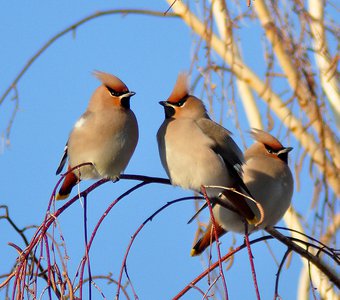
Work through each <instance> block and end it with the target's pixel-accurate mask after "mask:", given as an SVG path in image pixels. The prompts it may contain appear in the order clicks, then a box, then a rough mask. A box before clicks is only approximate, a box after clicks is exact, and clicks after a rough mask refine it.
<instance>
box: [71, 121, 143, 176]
mask: <svg viewBox="0 0 340 300" xmlns="http://www.w3.org/2000/svg"><path fill="white" fill-rule="evenodd" d="M105 126H106V128H105V129H110V128H107V126H108V124H105ZM102 130H103V128H102V127H100V126H98V127H97V128H96V132H97V134H94V135H91V136H90V137H89V136H86V135H84V134H81V132H79V133H78V132H76V131H75V132H74V133H73V136H71V137H72V139H71V138H70V141H69V150H68V151H69V159H70V165H71V167H74V166H77V165H79V164H82V163H86V162H90V163H92V164H93V166H86V167H82V168H81V170H80V175H81V179H90V178H92V179H99V178H112V179H114V178H117V177H119V175H120V173H121V172H122V171H123V170H124V169H125V168H126V166H127V164H128V162H129V160H130V158H131V156H132V154H133V152H134V150H135V147H136V145H137V140H138V129H137V126H125V127H123V128H119V130H111V131H110V130H109V132H111V135H108V134H105V135H103V134H101V132H103V131H102ZM78 134H79V137H78V136H77V135H78Z"/></svg>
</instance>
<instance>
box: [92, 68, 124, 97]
mask: <svg viewBox="0 0 340 300" xmlns="http://www.w3.org/2000/svg"><path fill="white" fill-rule="evenodd" d="M93 74H94V76H95V77H97V78H98V79H99V80H100V81H101V82H102V83H103V84H104V85H105V86H106V87H107V88H109V89H112V90H114V91H115V92H117V93H124V92H128V91H129V89H128V88H127V86H126V85H125V83H124V82H123V81H121V80H120V79H119V78H118V77H116V76H114V75H111V74H108V73H105V72H101V71H94V72H93Z"/></svg>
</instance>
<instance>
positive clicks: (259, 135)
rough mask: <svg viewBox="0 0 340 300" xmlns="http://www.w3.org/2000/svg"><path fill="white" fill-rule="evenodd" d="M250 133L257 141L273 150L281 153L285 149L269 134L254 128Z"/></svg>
mask: <svg viewBox="0 0 340 300" xmlns="http://www.w3.org/2000/svg"><path fill="white" fill-rule="evenodd" d="M250 133H251V135H252V136H253V138H254V139H255V140H256V141H258V142H259V143H262V144H264V145H266V146H269V147H270V148H271V149H273V150H276V151H279V150H281V149H282V148H284V147H283V145H282V144H281V143H280V142H279V140H278V139H276V138H275V137H273V136H272V135H271V134H269V133H268V132H265V131H263V130H260V129H255V128H253V129H252V130H251V132H250Z"/></svg>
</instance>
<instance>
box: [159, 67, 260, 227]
mask: <svg viewBox="0 0 340 300" xmlns="http://www.w3.org/2000/svg"><path fill="white" fill-rule="evenodd" d="M160 104H161V105H162V106H163V107H164V112H165V120H164V122H163V124H162V125H161V127H160V128H159V130H158V133H157V141H158V148H159V154H160V158H161V162H162V165H163V167H164V169H165V171H166V173H167V175H168V177H169V178H170V180H171V183H172V184H173V185H177V186H180V187H182V188H185V189H191V190H193V191H196V192H200V191H201V186H202V185H204V186H209V185H214V186H224V187H229V188H233V189H236V190H237V191H240V192H242V193H248V192H249V191H248V190H247V187H246V186H245V184H244V183H243V180H242V164H243V162H244V157H243V154H242V152H241V150H240V149H239V147H238V146H237V145H236V143H235V142H234V140H233V139H232V138H231V136H230V135H231V134H230V132H229V131H228V130H226V129H225V128H223V127H222V126H220V125H219V124H217V123H215V122H214V121H212V120H211V119H210V118H209V116H208V114H207V111H206V109H205V106H204V104H203V102H202V101H201V100H200V99H198V98H196V97H195V96H193V95H190V94H189V92H188V83H187V75H186V74H184V73H181V74H179V76H178V79H177V82H176V84H175V87H174V89H173V91H172V93H171V95H170V97H169V98H168V99H167V100H166V101H161V102H160ZM206 191H207V194H208V196H209V198H210V200H212V201H213V203H214V205H215V204H216V201H217V200H219V201H222V202H223V203H224V205H226V206H228V207H230V208H231V209H233V210H235V211H237V212H238V213H240V214H241V215H242V216H243V217H244V218H245V219H246V220H247V221H248V222H249V223H256V221H257V220H255V215H254V212H253V211H252V210H251V208H250V207H249V205H248V204H247V203H246V202H245V200H244V197H243V196H241V195H239V194H236V193H233V192H231V191H230V190H224V189H221V188H207V189H206Z"/></svg>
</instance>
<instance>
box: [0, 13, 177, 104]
mask: <svg viewBox="0 0 340 300" xmlns="http://www.w3.org/2000/svg"><path fill="white" fill-rule="evenodd" d="M128 14H139V15H148V16H154V17H178V15H177V14H174V13H167V14H166V15H164V12H159V11H151V10H146V9H110V10H106V11H98V12H95V13H94V14H92V15H89V16H87V17H85V18H83V19H81V20H79V21H78V22H76V23H74V24H72V25H70V26H68V27H67V28H65V29H64V30H62V31H60V32H59V33H57V34H56V35H55V36H53V37H52V38H51V39H49V40H48V41H47V42H46V43H45V44H44V45H43V46H42V47H41V48H40V49H39V50H38V51H37V53H36V54H34V55H33V56H32V57H31V58H30V59H29V60H28V62H27V63H26V65H25V66H24V67H23V68H22V70H21V71H20V72H19V74H18V75H17V76H16V77H15V79H14V80H13V81H12V83H11V84H10V86H9V87H8V88H7V89H6V91H5V92H4V93H3V95H2V96H1V98H0V105H1V104H2V102H3V101H4V100H5V98H6V97H7V96H8V94H9V93H10V91H11V90H12V89H14V88H15V87H16V85H17V84H18V82H19V80H20V79H21V77H22V76H23V75H24V74H25V73H26V71H27V70H28V69H29V67H30V66H31V65H32V64H33V63H34V62H35V61H36V60H37V59H38V58H39V56H40V55H41V54H42V53H43V52H45V50H46V49H47V48H49V47H50V46H51V45H52V44H53V43H54V42H55V41H56V40H58V39H59V38H61V37H62V36H64V35H65V34H67V33H69V32H72V31H74V30H76V29H77V28H78V27H79V26H81V25H83V24H85V23H87V22H89V21H91V20H93V19H96V18H99V17H103V16H107V15H128Z"/></svg>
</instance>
